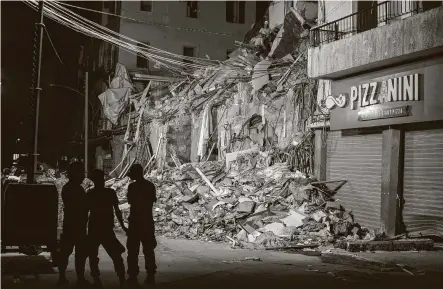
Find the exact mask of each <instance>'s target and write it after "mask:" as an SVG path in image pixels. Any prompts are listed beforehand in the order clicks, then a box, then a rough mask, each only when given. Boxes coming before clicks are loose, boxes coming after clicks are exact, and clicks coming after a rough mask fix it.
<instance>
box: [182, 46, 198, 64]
mask: <svg viewBox="0 0 443 289" xmlns="http://www.w3.org/2000/svg"><path fill="white" fill-rule="evenodd" d="M183 56H189V57H195V47H191V46H184V47H183ZM183 61H184V62H186V63H191V61H189V60H187V59H184V60H183Z"/></svg>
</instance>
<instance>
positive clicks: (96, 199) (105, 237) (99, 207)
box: [87, 169, 127, 288]
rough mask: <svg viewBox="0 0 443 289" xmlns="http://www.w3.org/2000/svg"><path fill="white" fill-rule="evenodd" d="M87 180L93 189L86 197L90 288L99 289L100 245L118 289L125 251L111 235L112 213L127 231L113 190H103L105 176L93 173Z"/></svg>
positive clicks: (96, 172)
mask: <svg viewBox="0 0 443 289" xmlns="http://www.w3.org/2000/svg"><path fill="white" fill-rule="evenodd" d="M91 180H92V181H93V182H94V188H92V189H90V190H89V191H88V193H87V195H88V200H89V208H90V216H89V223H88V238H89V247H90V252H89V266H90V268H91V276H92V277H93V278H94V287H95V288H103V285H102V283H101V280H100V270H99V268H98V262H99V258H98V250H99V247H100V245H102V246H103V247H104V248H105V250H106V252H107V253H108V255H109V257H111V259H112V261H113V262H114V269H115V272H116V273H117V276H118V278H119V280H120V288H123V286H124V282H125V265H124V263H123V258H122V254H123V253H124V252H125V247H124V246H123V245H122V244H121V243H120V241H119V240H118V239H117V236H116V235H115V233H114V212H115V216H116V217H117V220H118V222H119V223H120V226H121V227H122V229H123V230H124V231H125V232H127V229H126V227H125V224H124V222H123V216H122V213H121V211H120V209H119V207H118V198H117V193H116V191H114V190H113V189H110V188H105V174H104V172H103V171H102V170H99V169H95V170H93V171H92V173H91Z"/></svg>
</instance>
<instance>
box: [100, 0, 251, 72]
mask: <svg viewBox="0 0 443 289" xmlns="http://www.w3.org/2000/svg"><path fill="white" fill-rule="evenodd" d="M102 10H103V11H104V12H108V13H112V14H118V15H120V16H121V17H120V18H117V17H115V16H111V15H106V14H104V15H103V16H102V21H101V24H102V25H104V26H107V27H109V28H111V29H112V30H114V31H117V32H119V33H121V34H123V35H125V36H127V37H130V38H132V39H135V40H137V41H139V42H142V43H145V44H148V45H151V46H153V47H155V48H158V49H162V50H164V51H168V52H171V53H174V54H177V55H184V56H191V57H200V58H210V59H215V60H225V59H226V58H227V54H228V53H229V52H231V51H232V50H233V49H234V41H235V40H239V41H241V40H242V39H243V37H244V35H245V34H246V32H247V31H248V30H249V29H250V28H251V25H253V23H254V22H255V20H256V17H255V12H256V3H255V2H250V1H216V2H213V1H210V2H206V1H104V2H103V7H102ZM101 49H102V53H101V54H102V55H103V56H104V58H103V59H102V62H101V63H100V64H102V65H106V66H109V64H110V63H109V61H110V60H111V59H110V58H112V60H113V61H112V62H113V63H112V64H115V63H121V64H123V65H125V67H126V68H127V69H128V70H129V71H133V70H141V71H144V72H147V73H149V74H151V75H163V74H164V73H165V72H164V71H162V69H161V68H160V67H159V66H158V65H156V63H151V62H149V61H147V60H146V59H145V58H143V57H141V56H137V55H134V54H133V53H130V52H128V51H125V50H123V49H118V48H112V47H111V46H110V45H104V46H103V47H102V48H101ZM112 64H111V65H110V66H111V68H112V67H113V66H112Z"/></svg>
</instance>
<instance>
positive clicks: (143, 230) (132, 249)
mask: <svg viewBox="0 0 443 289" xmlns="http://www.w3.org/2000/svg"><path fill="white" fill-rule="evenodd" d="M128 176H129V177H130V178H131V179H132V180H135V182H134V183H132V184H130V185H129V187H128V195H127V197H128V203H129V205H130V206H131V208H130V213H129V218H128V219H129V220H128V221H129V228H128V240H127V244H126V247H127V249H128V275H129V279H128V285H129V286H132V287H137V286H138V281H137V276H138V274H139V267H138V256H139V253H140V244H142V245H143V255H144V257H145V269H146V274H147V277H146V280H145V283H146V284H148V285H151V286H152V285H154V284H155V274H156V271H157V266H156V263H155V253H154V249H155V247H157V241H156V240H155V227H154V218H153V215H152V207H153V204H154V203H155V202H156V201H157V198H156V191H155V186H154V184H152V183H151V182H150V181H148V180H146V179H145V178H144V177H143V168H142V166H141V165H140V164H134V165H133V166H132V167H131V169H130V171H129V173H128Z"/></svg>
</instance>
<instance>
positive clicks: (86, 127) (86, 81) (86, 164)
mask: <svg viewBox="0 0 443 289" xmlns="http://www.w3.org/2000/svg"><path fill="white" fill-rule="evenodd" d="M88 76H89V75H88V72H87V71H86V75H85V175H86V177H87V176H88V138H89V136H88V134H89V119H88V118H89V115H88V114H89V106H88V105H89V96H88V84H89V78H88Z"/></svg>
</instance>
